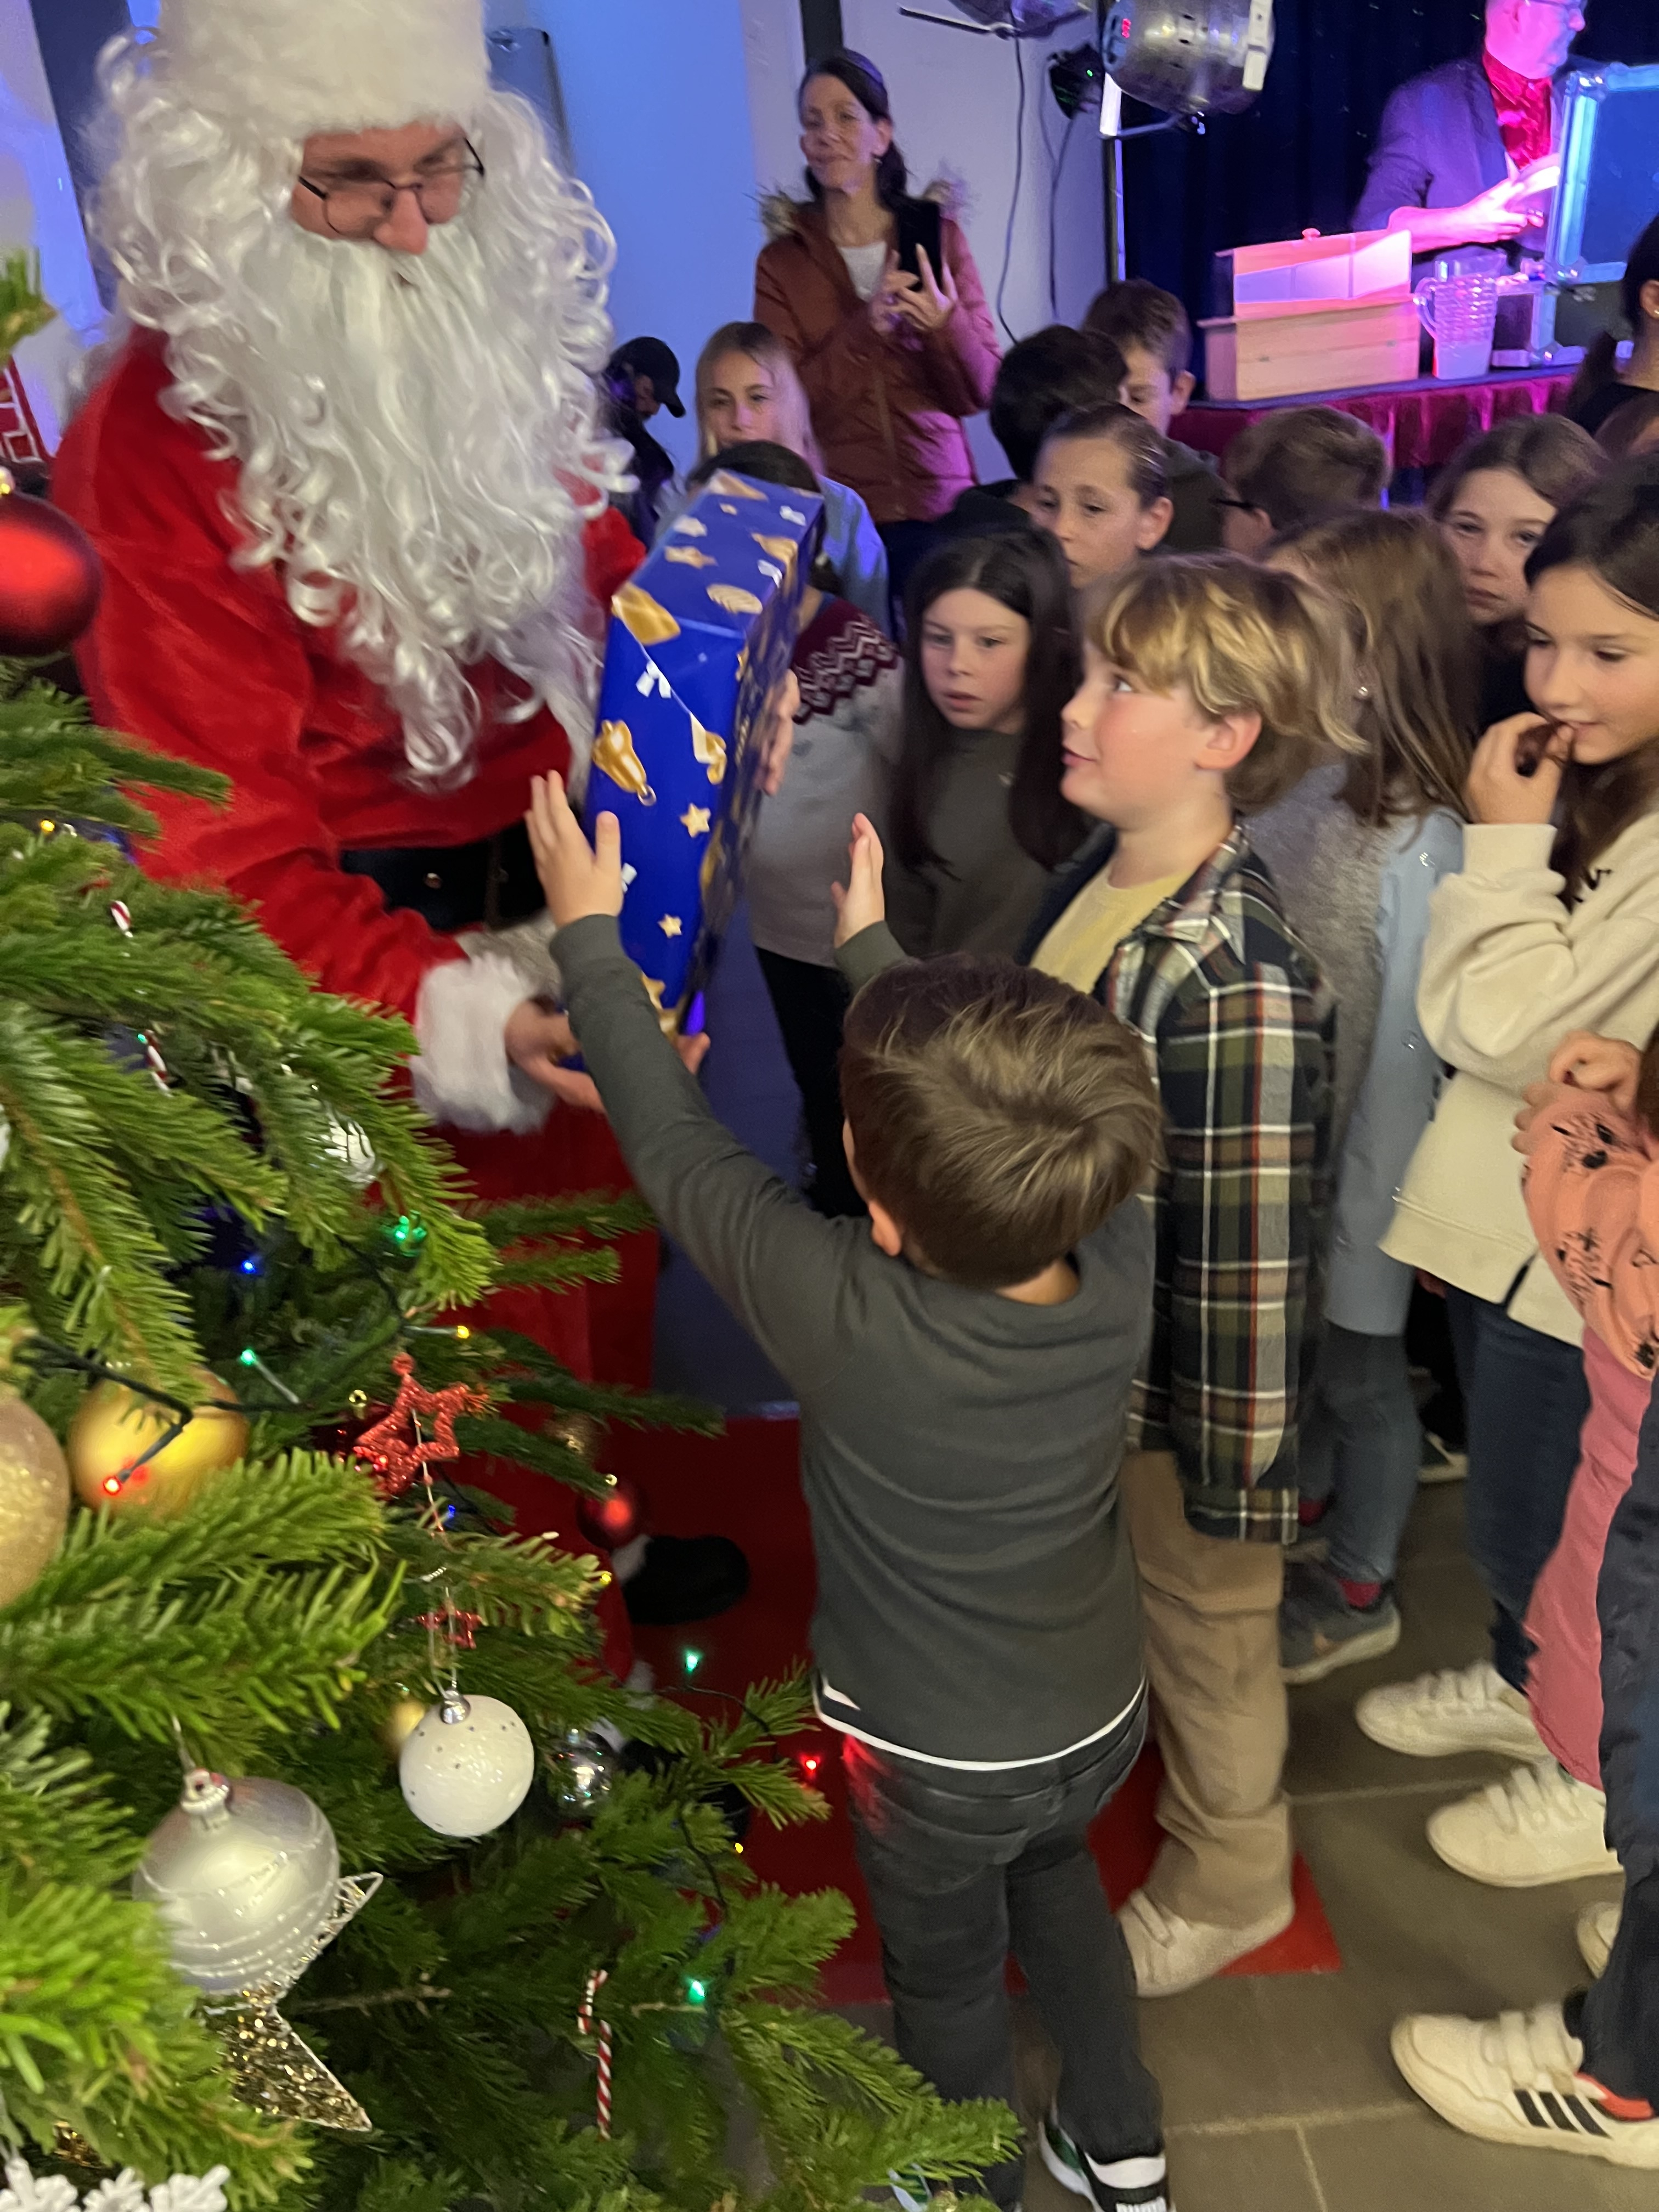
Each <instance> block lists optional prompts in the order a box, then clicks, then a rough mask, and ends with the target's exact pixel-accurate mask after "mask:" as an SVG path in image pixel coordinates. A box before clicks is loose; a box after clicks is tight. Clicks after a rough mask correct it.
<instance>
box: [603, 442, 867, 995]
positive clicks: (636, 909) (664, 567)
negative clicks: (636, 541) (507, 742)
mask: <svg viewBox="0 0 1659 2212" xmlns="http://www.w3.org/2000/svg"><path fill="white" fill-rule="evenodd" d="M822 513H823V501H821V500H819V499H817V498H815V497H814V496H813V495H811V493H807V492H799V491H795V490H793V489H790V488H789V487H787V486H784V485H778V484H768V483H757V482H755V481H754V480H752V479H751V478H750V477H738V476H733V475H732V474H731V473H730V471H725V470H722V471H719V472H717V473H716V474H715V475H714V476H713V477H710V478H709V480H708V483H707V484H706V485H705V486H704V487H703V489H702V490H701V491H700V492H699V493H698V495H697V496H696V499H695V500H694V501H692V503H691V505H690V507H688V508H687V509H686V511H685V512H684V514H682V515H681V516H680V517H679V518H678V520H677V521H676V522H674V523H672V524H671V526H670V527H669V529H668V531H667V532H666V533H665V536H664V538H663V539H662V542H661V543H660V544H659V545H658V547H657V549H656V550H655V551H654V552H653V554H652V555H651V556H650V557H649V559H647V561H646V562H645V563H644V565H643V566H642V567H641V568H638V569H636V570H635V574H634V576H633V578H632V580H631V581H629V583H626V584H624V585H623V587H622V589H621V590H620V591H619V592H617V595H616V597H615V598H614V599H612V600H611V627H610V633H609V635H608V636H607V638H606V641H605V677H604V680H603V682H602V684H601V685H600V689H599V715H598V727H597V732H596V734H595V737H594V739H593V764H592V774H591V775H590V776H589V779H588V787H587V804H586V823H587V827H588V829H589V831H590V832H591V831H592V826H593V823H594V820H595V818H596V817H598V816H599V815H600V814H614V815H616V816H617V818H618V820H619V821H620V823H621V824H622V854H623V882H624V883H625V884H626V885H627V890H626V893H625V896H624V897H623V912H622V923H621V927H622V940H623V949H624V950H625V951H626V952H627V954H628V957H629V959H630V960H633V961H635V962H637V963H638V965H639V969H640V972H641V975H643V976H644V977H645V982H646V988H647V990H648V991H649V992H650V994H651V996H652V998H653V1000H654V1002H655V1004H656V1006H657V1007H658V1009H659V1012H660V1013H661V1014H662V1017H663V1023H664V1026H665V1028H675V1027H678V1023H679V1021H680V1019H681V1018H682V1017H683V1016H684V1013H685V1012H686V1010H687V1009H688V1007H689V1006H690V1003H691V1001H692V1000H693V999H694V998H695V997H696V994H697V993H698V992H699V991H700V990H701V988H702V983H703V980H704V977H705V975H706V973H707V969H708V961H709V957H710V955H711V954H712V952H713V950H714V945H716V943H717V942H718V941H719V938H720V932H721V931H722V930H723V929H724V928H725V927H726V923H727V922H728V921H730V920H731V918H732V908H734V907H735V906H736V904H737V900H738V888H739V883H740V878H741V872H742V866H743V855H744V848H745V846H746V845H747V843H748V841H749V835H750V830H751V829H753V827H754V821H755V815H756V811H757V809H758V807H759V805H760V799H761V788H760V775H761V767H762V762H761V753H762V749H763V741H764V736H765V732H764V731H763V728H762V726H761V724H762V715H763V709H764V707H765V704H766V701H767V698H768V696H769V695H770V693H771V691H772V690H773V688H774V687H775V685H776V684H779V683H781V681H782V679H783V678H784V676H785V674H786V673H787V670H788V666H789V660H790V656H791V654H792V653H793V650H794V644H795V633H796V628H797V624H798V622H799V610H800V602H801V595H802V593H803V592H804V591H805V588H806V580H807V574H808V572H809V571H810V570H811V566H812V562H813V559H814V557H815V556H816V552H817V544H818V541H819V538H820V537H821V535H822V529H821V522H820V517H821V515H822Z"/></svg>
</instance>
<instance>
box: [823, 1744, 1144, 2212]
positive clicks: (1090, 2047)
mask: <svg viewBox="0 0 1659 2212" xmlns="http://www.w3.org/2000/svg"><path fill="white" fill-rule="evenodd" d="M1145 1735H1146V1707H1145V1705H1144V1703H1143V1705H1141V1707H1140V1708H1139V1710H1138V1711H1137V1712H1136V1713H1135V1714H1134V1716H1133V1717H1132V1718H1131V1719H1130V1720H1129V1721H1128V1722H1127V1723H1126V1724H1125V1726H1124V1728H1123V1729H1121V1730H1120V1731H1119V1732H1118V1733H1117V1734H1116V1735H1114V1736H1113V1737H1111V1738H1110V1739H1109V1740H1108V1741H1107V1742H1105V1743H1104V1744H1098V1745H1091V1746H1089V1747H1087V1748H1086V1749H1085V1750H1083V1751H1080V1752H1074V1753H1071V1754H1070V1755H1069V1756H1068V1757H1066V1758H1064V1759H1054V1760H1051V1761H1045V1762H1044V1764H1043V1765H1042V1766H1027V1767H1014V1768H1012V1769H1007V1770H1004V1771H1000V1772H994V1773H975V1772H972V1771H965V1770H963V1769H962V1768H959V1767H929V1766H923V1765H921V1764H920V1763H917V1762H912V1761H909V1760H905V1759H896V1758H893V1757H890V1756H889V1755H888V1754H886V1753H882V1752H877V1751H872V1749H871V1748H870V1747H869V1746H868V1745H867V1744H863V1743H860V1742H859V1741H858V1740H857V1739H856V1738H855V1737H851V1736H849V1737H848V1738H846V1739H845V1741H844V1742H843V1746H842V1760H843V1764H844V1765H845V1768H846V1772H847V1781H848V1795H849V1797H850V1799H851V1801H852V1808H853V1814H854V1828H855V1831H856V1834H857V1840H858V1853H859V1864H860V1867H861V1869H863V1873H864V1880H865V1884H866V1887H867V1888H868V1890H869V1893H870V1902H871V1904H872V1906H873V1907H874V1910H875V1915H876V1923H877V1925H878V1928H879V1929H880V1930H881V1946H882V1961H883V1966H884V1972H885V1973H886V1977H887V1991H888V1995H889V1996H890V1997H891V1998H892V2001H893V2027H894V2032H895V2040H896V2043H897V2045H898V2049H899V2053H900V2056H901V2057H903V2058H905V2059H907V2060H908V2062H909V2063H910V2064H911V2065H912V2066H914V2067H915V2069H916V2070H917V2071H918V2073H921V2074H925V2075H927V2078H928V2080H929V2081H932V2082H933V2084H934V2086H935V2087H937V2088H938V2089H939V2092H940V2093H941V2094H942V2095H944V2096H945V2097H947V2098H950V2099H952V2100H962V2099H965V2098H970V2097H1000V2099H1002V2100H1003V2101H1004V2103H1006V2104H1009V2105H1012V2103H1013V2101H1014V2062H1013V2049H1012V2040H1011V2037H1010V2028H1009V2013H1008V1993H1007V1988H1006V1979H1005V1976H1006V1964H1007V1957H1008V1954H1009V1952H1010V1951H1011V1950H1012V1952H1013V1954H1014V1956H1015V1957H1016V1958H1017V1959H1018V1961H1019V1964H1020V1966H1021V1969H1022V1971H1023V1972H1024V1976H1025V1980H1026V1985H1027V1987H1028V1988H1029V1989H1030V1992H1031V1996H1032V1999H1033V2001H1034V2002H1035V2003H1036V2008H1037V2010H1038V2012H1039V2014H1040V2015H1042V2024H1043V2026H1044V2027H1046V2028H1047V2030H1048V2034H1049V2036H1050V2037H1051V2038H1052V2039H1053V2041H1054V2044H1055V2045H1056V2047H1057V2048H1058V2050H1059V2051H1060V2093H1059V2098H1058V2100H1057V2101H1058V2112H1059V2117H1060V2125H1061V2126H1062V2127H1063V2128H1064V2129H1065V2130H1066V2133H1067V2134H1068V2135H1070V2136H1072V2137H1073V2139H1074V2141H1076V2142H1078V2143H1079V2144H1080V2146H1081V2147H1082V2148H1083V2149H1084V2150H1085V2151H1086V2152H1087V2153H1088V2154H1089V2155H1090V2156H1091V2157H1092V2158H1095V2159H1097V2160H1101V2161H1103V2162H1106V2161H1110V2160H1115V2159H1123V2158H1139V2157H1145V2156H1146V2155H1148V2154H1150V2153H1152V2152H1154V2151H1156V2150H1158V2149H1159V2148H1161V2146H1162V2143H1163V2140H1164V2135H1163V2125H1162V2112H1161V2104H1160V2100H1159V2096H1158V2084H1157V2083H1156V2082H1155V2081H1153V2079H1152V2075H1150V2074H1149V2073H1148V2072H1147V2071H1146V2068H1145V2067H1144V2066H1143V2065H1142V2064H1141V2063H1140V2050H1139V2038H1138V2035H1137V2033H1136V2024H1135V1989H1134V1973H1133V1968H1132V1967H1131V1966H1130V1964H1129V1954H1128V1952H1127V1949H1126V1948H1125V1946H1124V1942H1123V1936H1122V1934H1121V1930H1120V1929H1119V1928H1118V1924H1117V1923H1116V1921H1115V1919H1114V1918H1113V1917H1112V1913H1111V1909H1110V1907H1109V1905H1108V1904H1107V1902H1106V1897H1105V1893H1104V1892H1103V1889H1102V1888H1101V1886H1100V1875H1099V1873H1098V1872H1097V1869H1096V1866H1095V1862H1094V1859H1093V1857H1092V1855H1091V1852H1090V1850H1089V1842H1088V1829H1089V1823H1090V1822H1091V1820H1093V1819H1094V1817H1095V1814H1097V1813H1098V1812H1099V1810H1100V1808H1102V1806H1103V1805H1104V1804H1105V1803H1106V1802H1107V1800H1108V1799H1109V1797H1110V1796H1112V1795H1113V1793H1114V1792H1115V1790H1116V1789H1117V1787H1118V1785H1119V1784H1120V1783H1121V1781H1122V1780H1123V1778H1124V1777H1125V1776H1126V1775H1127V1773H1128V1771H1129V1769H1130V1768H1131V1767H1132V1766H1133V1765H1134V1762H1135V1759H1136V1758H1137V1756H1138V1755H1139V1751H1140V1747H1141V1743H1142V1741H1143V1740H1144V1738H1145ZM983 2179H984V2187H985V2190H986V2192H987V2195H989V2196H991V2197H994V2198H995V2200H996V2202H997V2203H999V2204H1000V2205H1003V2206H1012V2205H1014V2204H1016V2203H1018V2201H1019V2197H1020V2191H1021V2185H1022V2182H1023V2179H1024V2166H1023V2164H1022V2162H1021V2161H1020V2160H1008V2161H1007V2162H1006V2164H1005V2165H1002V2166H994V2167H992V2168H991V2169H990V2170H989V2171H988V2172H987V2173H986V2174H985V2175H984V2177H983Z"/></svg>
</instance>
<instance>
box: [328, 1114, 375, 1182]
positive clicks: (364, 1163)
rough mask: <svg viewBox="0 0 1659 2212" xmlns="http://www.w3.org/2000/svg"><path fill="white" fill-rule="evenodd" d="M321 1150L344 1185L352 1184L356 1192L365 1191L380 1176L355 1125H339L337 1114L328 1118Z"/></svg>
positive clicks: (343, 1123)
mask: <svg viewBox="0 0 1659 2212" xmlns="http://www.w3.org/2000/svg"><path fill="white" fill-rule="evenodd" d="M323 1150H324V1151H325V1152H326V1153H327V1155H328V1157H329V1158H330V1159H331V1160H333V1161H334V1162H336V1163H337V1165H338V1167H339V1169H340V1170H341V1172H342V1173H343V1175H344V1176H345V1179H346V1181H347V1182H349V1183H355V1184H356V1187H357V1188H358V1189H359V1190H367V1189H368V1186H369V1184H370V1183H372V1182H374V1178H375V1176H377V1175H379V1173H380V1162H379V1160H377V1159H376V1158H375V1157H374V1149H373V1147H372V1146H370V1144H369V1141H368V1138H367V1137H366V1136H365V1135H364V1134H363V1133H362V1130H361V1129H360V1128H359V1127H357V1124H356V1122H355V1121H342V1120H341V1119H340V1117H339V1115H337V1114H331V1115H329V1117H328V1134H327V1136H326V1137H325V1139H324V1140H323Z"/></svg>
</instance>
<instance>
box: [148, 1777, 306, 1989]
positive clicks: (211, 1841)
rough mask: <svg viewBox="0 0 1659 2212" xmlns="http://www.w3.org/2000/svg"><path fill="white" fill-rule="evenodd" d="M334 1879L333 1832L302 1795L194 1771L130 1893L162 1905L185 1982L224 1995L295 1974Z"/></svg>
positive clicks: (175, 1961) (283, 1787)
mask: <svg viewBox="0 0 1659 2212" xmlns="http://www.w3.org/2000/svg"><path fill="white" fill-rule="evenodd" d="M339 1880H340V1854H339V1850H338V1849H337V1845H336V1844H335V1841H334V1831H333V1829H332V1828H331V1827H330V1826H329V1825H328V1822H327V1821H326V1820H325V1819H324V1817H323V1815H322V1814H321V1812H320V1811H319V1809H318V1808H317V1807H316V1806H315V1805H313V1803H312V1802H311V1800H310V1798H309V1797H307V1796H306V1794H305V1792H304V1790H295V1789H291V1788H290V1787H289V1784H287V1783H286V1782H264V1781H259V1780H256V1779H252V1778H250V1779H248V1780H245V1781H240V1782H227V1781H226V1780H225V1778H224V1777H223V1776H222V1775H220V1774H210V1773H208V1772H207V1771H205V1770H204V1768H201V1767H197V1768H196V1769H194V1771H192V1772H191V1773H189V1774H187V1775H186V1776H185V1790H184V1796H182V1797H181V1799H180V1800H179V1804H178V1806H177V1808H175V1809H174V1810H173V1812H171V1813H169V1814H167V1818H166V1820H163V1821H162V1823H161V1826H160V1827H159V1828H157V1829H156V1831H155V1833H154V1834H153V1835H152V1836H151V1838H150V1839H149V1844H147V1845H146V1846H145V1850H144V1856H143V1859H142V1860H141V1861H140V1863H139V1864H138V1867H137V1870H136V1871H135V1873H134V1875H133V1877H132V1893H133V1895H134V1896H135V1897H136V1898H138V1899H141V1900H142V1901H143V1903H145V1904H149V1905H159V1906H160V1907H161V1917H162V1918H163V1919H164V1920H165V1921H166V1923H167V1934H168V1937H169V1940H170V1943H171V1948H172V1952H173V1965H174V1966H176V1967H177V1968H178V1969H179V1972H180V1973H181V1974H183V1975H184V1977H185V1979H186V1980H187V1981H191V1982H194V1983H195V1984H196V1985H197V1988H198V1989H203V1990H208V1991H210V1993H211V1994H213V1995H214V1996H228V1995H230V1994H232V1993H233V1992H235V1991H238V1990H253V1989H259V1988H261V1987H263V1986H264V1985H265V1984H270V1983H283V1982H286V1981H289V1980H290V1979H292V1978H293V1977H294V1976H295V1974H296V1973H298V1972H299V1971H300V1969H301V1966H303V1965H304V1964H305V1962H306V1960H307V1959H308V1958H309V1957H310V1955H311V1952H312V1948H313V1944H314V1942H315V1941H316V1938H317V1936H318V1934H319V1930H320V1929H322V1927H323V1925H324V1923H325V1922H326V1921H327V1919H328V1917H329V1916H330V1914H331V1912H332V1911H333V1910H334V1905H335V1893H336V1891H337V1887H338V1885H339Z"/></svg>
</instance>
